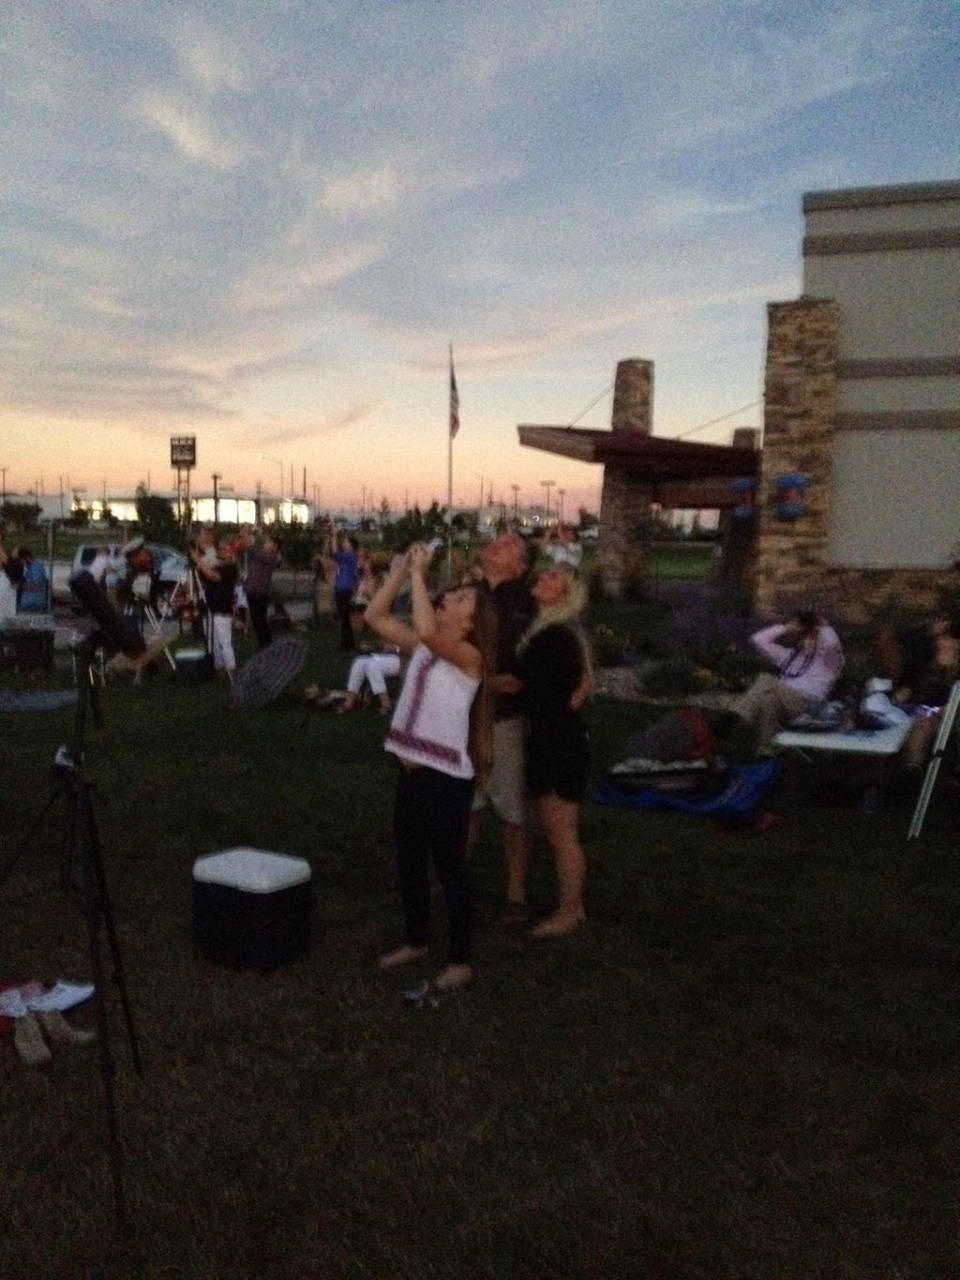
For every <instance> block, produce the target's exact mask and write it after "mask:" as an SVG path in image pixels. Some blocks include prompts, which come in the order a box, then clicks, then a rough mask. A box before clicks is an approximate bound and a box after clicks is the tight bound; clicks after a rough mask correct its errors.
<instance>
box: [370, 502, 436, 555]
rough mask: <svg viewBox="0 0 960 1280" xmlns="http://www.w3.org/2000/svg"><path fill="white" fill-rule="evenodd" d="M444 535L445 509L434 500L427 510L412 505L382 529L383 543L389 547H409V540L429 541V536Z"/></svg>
mask: <svg viewBox="0 0 960 1280" xmlns="http://www.w3.org/2000/svg"><path fill="white" fill-rule="evenodd" d="M446 536H447V509H446V507H441V506H440V505H439V503H437V502H436V501H434V502H432V503H431V505H430V508H429V510H427V511H421V510H420V508H419V507H418V506H414V507H413V508H411V510H410V511H407V512H405V513H404V514H403V515H402V516H401V517H400V519H399V520H395V521H394V522H393V524H391V525H388V526H387V528H386V529H384V531H383V541H384V544H385V545H386V546H387V547H390V548H393V547H409V545H410V543H411V542H429V541H430V539H431V538H445V537H446Z"/></svg>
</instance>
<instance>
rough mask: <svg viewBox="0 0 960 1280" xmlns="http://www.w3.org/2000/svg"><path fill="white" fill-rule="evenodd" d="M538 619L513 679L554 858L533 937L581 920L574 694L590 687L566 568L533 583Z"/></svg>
mask: <svg viewBox="0 0 960 1280" xmlns="http://www.w3.org/2000/svg"><path fill="white" fill-rule="evenodd" d="M531 595H532V596H533V599H534V600H535V601H536V604H537V616H536V618H535V619H534V620H533V622H532V624H531V625H530V627H529V628H528V629H527V631H526V632H525V633H524V635H523V636H522V637H521V640H520V643H519V645H518V646H517V649H518V673H519V677H520V680H521V682H522V686H523V688H522V692H521V697H522V700H523V708H524V711H525V712H526V716H527V741H526V761H527V788H528V790H529V792H530V795H531V796H532V797H533V804H534V808H535V809H536V813H537V817H538V818H539V821H540V826H541V828H542V830H543V833H544V835H545V836H546V838H547V840H548V842H549V844H550V848H551V849H552V851H553V856H554V862H555V867H556V875H557V885H558V888H559V894H558V898H557V905H556V909H555V910H554V912H553V913H552V915H550V916H548V917H547V919H546V920H543V921H541V923H540V924H538V925H537V926H536V928H535V929H534V930H533V936H534V937H535V938H554V937H559V936H560V935H561V934H565V933H571V932H572V931H573V930H574V929H576V928H577V927H578V926H579V925H580V924H582V923H583V921H584V919H585V915H584V910H583V884H584V878H585V875H586V862H585V859H584V855H583V849H582V847H581V845H580V836H579V832H578V819H579V806H580V802H581V800H582V799H583V796H584V793H585V792H586V787H587V773H588V770H589V766H590V746H589V741H588V738H587V730H586V726H585V725H584V723H583V719H582V717H581V715H580V712H579V709H577V708H576V706H575V704H576V702H577V700H576V698H575V694H576V693H577V691H578V690H579V689H581V687H582V686H583V685H584V684H585V682H587V681H588V680H589V677H590V670H591V665H592V664H591V661H590V656H589V649H588V646H587V640H586V637H585V636H584V634H583V631H582V630H581V628H580V627H579V625H578V621H577V620H578V619H579V617H580V614H581V613H582V612H583V608H584V605H585V604H586V600H587V592H586V588H585V587H584V585H583V582H582V581H581V580H580V579H579V578H578V577H577V575H576V573H575V572H574V571H573V569H571V567H570V566H569V565H568V564H563V563H561V564H555V565H552V566H551V567H550V568H549V569H544V570H543V571H542V572H541V573H539V574H538V575H537V577H536V578H535V579H534V583H533V586H532V588H531Z"/></svg>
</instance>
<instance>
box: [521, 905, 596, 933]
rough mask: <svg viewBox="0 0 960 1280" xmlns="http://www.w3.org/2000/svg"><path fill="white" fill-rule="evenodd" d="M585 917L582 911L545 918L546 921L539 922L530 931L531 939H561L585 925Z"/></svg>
mask: <svg viewBox="0 0 960 1280" xmlns="http://www.w3.org/2000/svg"><path fill="white" fill-rule="evenodd" d="M586 919H587V917H586V916H585V915H584V913H583V911H582V910H580V911H577V912H575V913H569V914H564V915H561V914H560V913H559V912H558V913H557V914H556V915H553V916H547V918H546V920H541V921H540V923H539V924H538V925H537V926H536V928H535V929H531V930H530V936H531V937H532V938H562V937H564V936H565V935H566V934H568V933H574V932H575V931H576V930H577V929H579V928H580V926H581V925H582V924H585V923H586Z"/></svg>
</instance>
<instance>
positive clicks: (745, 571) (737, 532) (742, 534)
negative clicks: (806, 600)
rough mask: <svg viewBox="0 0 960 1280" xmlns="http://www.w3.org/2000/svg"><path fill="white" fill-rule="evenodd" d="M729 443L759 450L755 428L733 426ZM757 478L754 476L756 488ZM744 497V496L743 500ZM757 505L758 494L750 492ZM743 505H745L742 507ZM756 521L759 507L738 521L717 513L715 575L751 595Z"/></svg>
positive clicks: (730, 513)
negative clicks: (717, 561)
mask: <svg viewBox="0 0 960 1280" xmlns="http://www.w3.org/2000/svg"><path fill="white" fill-rule="evenodd" d="M733 443H734V445H735V446H738V447H742V448H751V449H759V447H760V432H759V431H758V430H757V429H756V428H755V427H737V428H736V429H735V430H734V433H733ZM759 484H760V477H759V476H758V477H757V486H758V488H759ZM746 496H747V495H745V497H746ZM754 498H755V500H756V501H757V502H759V493H757V492H755V493H754ZM745 505H747V504H745ZM759 521H760V510H759V506H757V505H755V506H754V514H753V517H752V519H748V520H738V519H736V518H735V516H734V514H733V511H732V509H731V508H729V507H728V508H726V509H725V510H723V511H721V512H720V546H721V548H722V556H721V560H720V568H719V573H720V577H721V579H722V580H723V581H724V582H726V583H730V584H737V585H738V586H740V587H743V588H744V589H745V590H747V591H749V592H750V593H751V594H753V592H754V591H755V590H756V581H755V570H756V561H757V526H758V524H759Z"/></svg>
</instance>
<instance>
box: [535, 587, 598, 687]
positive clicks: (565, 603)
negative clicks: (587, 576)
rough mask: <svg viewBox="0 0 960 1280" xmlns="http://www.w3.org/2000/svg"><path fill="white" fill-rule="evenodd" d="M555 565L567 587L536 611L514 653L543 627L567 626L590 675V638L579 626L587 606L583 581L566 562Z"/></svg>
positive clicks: (591, 654)
mask: <svg viewBox="0 0 960 1280" xmlns="http://www.w3.org/2000/svg"><path fill="white" fill-rule="evenodd" d="M555 567H556V568H558V569H562V570H563V574H564V577H565V578H566V582H567V589H566V591H565V592H564V593H563V598H562V599H561V600H558V601H557V603H556V604H552V605H548V606H547V607H546V608H542V609H540V610H539V612H538V613H537V616H536V617H535V618H534V620H533V622H531V624H530V626H529V627H527V629H526V631H525V632H524V633H523V635H522V636H521V637H520V639H519V641H518V642H517V653H523V651H524V649H526V647H527V645H528V644H529V643H530V641H531V640H532V639H533V637H534V636H535V635H539V633H540V632H541V631H545V630H546V629H547V627H553V626H559V627H567V628H568V630H570V631H572V632H573V634H574V635H575V636H576V638H577V641H578V642H579V645H580V651H581V653H582V654H583V666H584V674H585V675H587V676H591V677H592V675H593V653H592V652H591V649H590V641H589V640H588V639H587V636H586V632H585V631H584V629H583V627H582V626H581V625H580V615H581V614H582V613H583V611H584V609H585V608H586V607H587V595H588V593H587V584H586V583H585V582H584V580H583V579H582V578H581V577H580V575H579V574H578V573H577V572H576V570H575V569H573V568H572V567H571V566H570V565H568V564H563V563H562V562H561V563H560V564H558V565H556V566H555Z"/></svg>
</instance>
